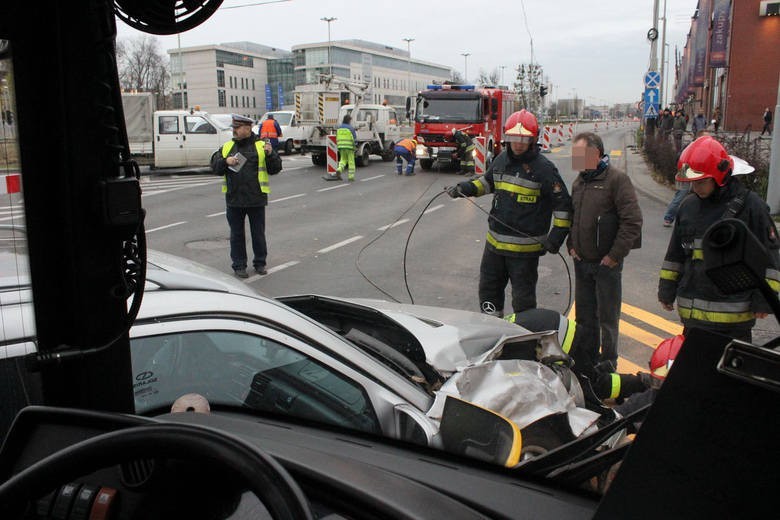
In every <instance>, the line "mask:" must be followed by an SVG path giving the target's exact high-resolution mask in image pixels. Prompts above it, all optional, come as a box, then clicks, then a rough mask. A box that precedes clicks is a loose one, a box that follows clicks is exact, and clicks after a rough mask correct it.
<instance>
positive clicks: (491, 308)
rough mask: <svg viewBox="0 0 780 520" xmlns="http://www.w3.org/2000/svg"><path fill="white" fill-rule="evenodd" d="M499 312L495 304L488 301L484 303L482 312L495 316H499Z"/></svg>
mask: <svg viewBox="0 0 780 520" xmlns="http://www.w3.org/2000/svg"><path fill="white" fill-rule="evenodd" d="M497 311H498V309H496V306H495V304H494V303H493V302H488V301H485V302H482V312H484V313H485V314H492V315H494V316H495V315H496V314H498V312H497Z"/></svg>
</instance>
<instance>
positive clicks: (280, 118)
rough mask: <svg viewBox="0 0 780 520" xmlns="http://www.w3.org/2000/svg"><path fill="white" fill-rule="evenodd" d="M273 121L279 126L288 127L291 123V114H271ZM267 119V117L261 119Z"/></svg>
mask: <svg viewBox="0 0 780 520" xmlns="http://www.w3.org/2000/svg"><path fill="white" fill-rule="evenodd" d="M273 115H274V119H275V120H276V122H277V123H279V125H280V126H290V122H291V121H292V118H293V114H289V113H287V112H273ZM263 119H264V120H265V119H268V118H267V117H265V118H263Z"/></svg>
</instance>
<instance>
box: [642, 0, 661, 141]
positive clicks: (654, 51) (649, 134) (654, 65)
mask: <svg viewBox="0 0 780 520" xmlns="http://www.w3.org/2000/svg"><path fill="white" fill-rule="evenodd" d="M664 1H665V0H664ZM664 17H665V16H664ZM647 39H648V40H650V67H649V69H648V72H655V71H657V70H658V0H654V1H653V26H652V27H651V28H650V30H649V31H648V32H647ZM662 79H663V78H662ZM652 92H653V91H652V90H650V89H648V88H647V86H646V87H645V103H646V104H647V103H649V102H650V97H649V95H648V93H652ZM658 106H659V108H660V106H661V105H660V104H659V105H658ZM645 112H647V107H645ZM643 118H644V114H643ZM657 122H658V118H657V117H648V118H647V119H645V120H644V123H645V139H654V138H655V128H656V123H657Z"/></svg>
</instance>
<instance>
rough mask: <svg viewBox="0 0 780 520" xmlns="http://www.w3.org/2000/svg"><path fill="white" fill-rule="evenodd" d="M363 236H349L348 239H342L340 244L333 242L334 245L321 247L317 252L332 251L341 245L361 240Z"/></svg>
mask: <svg viewBox="0 0 780 520" xmlns="http://www.w3.org/2000/svg"><path fill="white" fill-rule="evenodd" d="M362 238H363V235H356V236H354V237H352V238H348V239H346V240H342V241H341V242H339V243H338V244H333V245H332V246H328V247H326V248H325V249H320V250H319V251H317V252H318V253H320V254H324V253H330V252H331V251H333V250H334V249H338V248H340V247H343V246H346V245H347V244H351V243H352V242H356V241H358V240H361V239H362Z"/></svg>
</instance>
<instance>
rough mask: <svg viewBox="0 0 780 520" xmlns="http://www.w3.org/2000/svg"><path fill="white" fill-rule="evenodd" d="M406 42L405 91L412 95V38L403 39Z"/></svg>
mask: <svg viewBox="0 0 780 520" xmlns="http://www.w3.org/2000/svg"><path fill="white" fill-rule="evenodd" d="M403 40H404V41H405V42H406V89H407V90H408V91H409V95H410V96H411V95H412V92H413V91H412V42H413V41H414V38H404V39H403Z"/></svg>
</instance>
